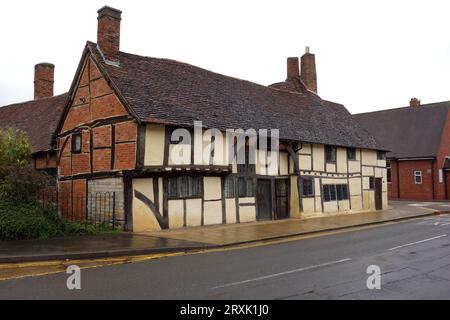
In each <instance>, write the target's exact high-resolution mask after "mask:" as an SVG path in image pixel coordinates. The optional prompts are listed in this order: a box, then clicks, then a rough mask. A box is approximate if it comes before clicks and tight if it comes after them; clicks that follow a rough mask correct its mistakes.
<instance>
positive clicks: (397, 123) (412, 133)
mask: <svg viewBox="0 0 450 320" xmlns="http://www.w3.org/2000/svg"><path fill="white" fill-rule="evenodd" d="M449 109H450V101H444V102H439V103H431V104H424V105H421V106H418V107H403V108H397V109H389V110H382V111H375V112H368V113H361V114H355V115H354V117H355V119H357V120H358V122H359V123H360V125H361V126H363V127H364V128H366V129H367V130H368V131H369V132H370V133H371V134H372V135H373V136H374V137H375V138H376V139H377V141H378V142H379V143H381V144H382V145H384V146H386V149H388V150H391V152H389V153H388V154H387V156H388V157H391V158H423V157H435V156H437V153H438V150H439V145H440V142H441V135H442V130H443V129H444V125H445V122H446V119H447V114H448V111H449Z"/></svg>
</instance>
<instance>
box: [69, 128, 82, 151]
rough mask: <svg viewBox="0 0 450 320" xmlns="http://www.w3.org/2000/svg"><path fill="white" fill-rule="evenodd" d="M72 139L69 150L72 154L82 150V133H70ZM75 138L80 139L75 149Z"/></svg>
mask: <svg viewBox="0 0 450 320" xmlns="http://www.w3.org/2000/svg"><path fill="white" fill-rule="evenodd" d="M71 138H72V141H71V152H72V153H74V154H79V153H81V151H82V150H83V134H82V132H81V131H76V132H74V133H72V137H71ZM76 139H79V141H80V147H79V149H76V141H77V140H76Z"/></svg>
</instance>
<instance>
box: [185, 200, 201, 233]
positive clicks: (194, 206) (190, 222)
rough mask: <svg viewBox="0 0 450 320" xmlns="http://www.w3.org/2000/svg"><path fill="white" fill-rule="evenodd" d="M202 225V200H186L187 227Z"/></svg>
mask: <svg viewBox="0 0 450 320" xmlns="http://www.w3.org/2000/svg"><path fill="white" fill-rule="evenodd" d="M201 223H202V199H187V200H186V225H187V226H188V227H196V226H200V225H201Z"/></svg>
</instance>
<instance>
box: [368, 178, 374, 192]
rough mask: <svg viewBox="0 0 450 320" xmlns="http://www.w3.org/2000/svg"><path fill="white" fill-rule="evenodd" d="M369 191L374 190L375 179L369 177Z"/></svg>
mask: <svg viewBox="0 0 450 320" xmlns="http://www.w3.org/2000/svg"><path fill="white" fill-rule="evenodd" d="M369 190H375V177H369Z"/></svg>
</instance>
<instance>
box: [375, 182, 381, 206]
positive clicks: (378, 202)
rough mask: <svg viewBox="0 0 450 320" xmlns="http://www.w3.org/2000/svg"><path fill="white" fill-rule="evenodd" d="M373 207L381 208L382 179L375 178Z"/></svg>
mask: <svg viewBox="0 0 450 320" xmlns="http://www.w3.org/2000/svg"><path fill="white" fill-rule="evenodd" d="M375 209H376V210H382V209H383V180H382V179H381V178H375Z"/></svg>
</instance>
